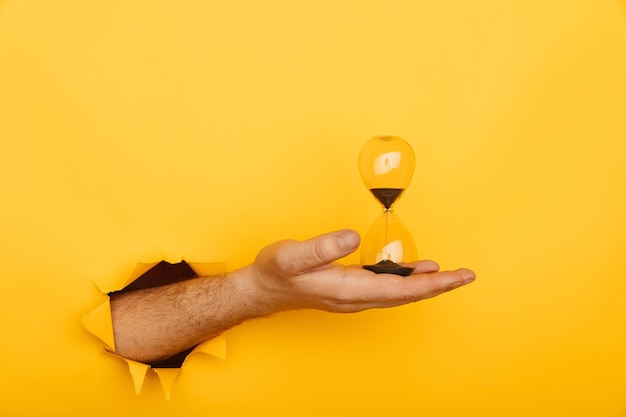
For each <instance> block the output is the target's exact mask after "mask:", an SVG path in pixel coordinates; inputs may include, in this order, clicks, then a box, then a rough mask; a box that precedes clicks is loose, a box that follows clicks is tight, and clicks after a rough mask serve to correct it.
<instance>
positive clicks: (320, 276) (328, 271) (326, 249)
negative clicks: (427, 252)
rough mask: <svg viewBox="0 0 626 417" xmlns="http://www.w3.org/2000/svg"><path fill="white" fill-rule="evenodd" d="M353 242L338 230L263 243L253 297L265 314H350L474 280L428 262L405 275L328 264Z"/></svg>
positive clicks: (350, 249) (352, 248)
mask: <svg viewBox="0 0 626 417" xmlns="http://www.w3.org/2000/svg"><path fill="white" fill-rule="evenodd" d="M359 243H360V238H359V235H358V234H357V233H356V232H354V231H352V230H340V231H336V232H332V233H328V234H324V235H321V236H318V237H315V238H312V239H309V240H305V241H302V242H297V241H294V240H284V241H279V242H276V243H273V244H271V245H269V246H267V247H266V248H264V249H262V250H261V251H260V252H259V254H258V256H257V258H256V260H255V261H254V263H253V264H252V265H251V271H250V272H252V276H253V281H254V282H253V284H254V286H255V292H257V294H258V295H259V296H258V297H256V299H257V301H258V300H263V301H262V304H263V307H264V308H265V309H266V312H267V313H273V312H277V311H284V310H292V309H299V308H313V309H319V310H325V311H330V312H337V313H350V312H357V311H361V310H366V309H370V308H382V307H394V306H398V305H402V304H407V303H411V302H414V301H419V300H423V299H426V298H431V297H434V296H437V295H439V294H441V293H444V292H446V291H450V290H452V289H455V288H458V287H460V286H462V285H465V284H469V283H471V282H472V281H474V279H475V275H474V272H472V271H471V270H469V269H464V268H463V269H457V270H456V271H441V272H440V271H439V265H437V263H435V262H433V261H420V262H418V264H417V267H416V268H415V271H413V273H412V274H411V275H409V276H406V277H404V276H399V275H393V274H375V273H374V272H371V271H368V270H366V269H363V268H361V267H360V266H342V265H338V264H333V262H334V261H336V260H338V259H340V258H343V257H344V256H346V255H348V254H350V253H352V252H354V251H355V250H356V249H357V248H358V246H359Z"/></svg>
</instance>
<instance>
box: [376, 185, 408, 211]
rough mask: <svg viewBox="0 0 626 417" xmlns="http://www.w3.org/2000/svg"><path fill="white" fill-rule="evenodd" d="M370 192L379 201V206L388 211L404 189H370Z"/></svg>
mask: <svg viewBox="0 0 626 417" xmlns="http://www.w3.org/2000/svg"><path fill="white" fill-rule="evenodd" d="M370 191H371V192H372V194H374V197H376V198H377V199H378V201H380V204H382V205H383V206H384V207H385V208H386V209H387V210H389V209H390V208H391V206H393V203H395V202H396V200H397V199H398V198H400V195H401V194H402V193H403V192H404V188H371V189H370Z"/></svg>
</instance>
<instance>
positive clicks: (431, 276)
mask: <svg viewBox="0 0 626 417" xmlns="http://www.w3.org/2000/svg"><path fill="white" fill-rule="evenodd" d="M475 279H476V275H475V274H474V272H473V271H471V270H469V269H465V268H461V269H457V270H456V271H442V272H433V273H426V274H415V275H410V276H408V277H405V278H404V279H400V280H397V281H396V285H389V286H386V292H385V298H387V300H389V301H391V302H392V305H399V304H405V303H410V302H414V301H419V300H424V299H427V298H432V297H435V296H437V295H439V294H442V293H444V292H447V291H451V290H454V289H456V288H459V287H461V286H463V285H467V284H470V283H472V282H473V281H474V280H475ZM383 287H385V286H384V285H383Z"/></svg>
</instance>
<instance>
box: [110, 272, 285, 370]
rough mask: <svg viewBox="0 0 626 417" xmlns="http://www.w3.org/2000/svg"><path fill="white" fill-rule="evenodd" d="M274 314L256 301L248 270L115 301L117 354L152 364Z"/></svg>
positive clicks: (133, 293) (135, 293) (130, 294)
mask: <svg viewBox="0 0 626 417" xmlns="http://www.w3.org/2000/svg"><path fill="white" fill-rule="evenodd" d="M272 312H273V310H272V309H271V308H270V307H269V306H268V305H267V304H266V303H264V302H263V300H261V299H260V297H259V296H258V295H257V291H256V290H255V288H254V285H252V279H251V271H250V268H249V267H246V268H243V269H241V270H238V271H234V272H231V273H229V274H227V275H224V276H217V277H202V278H196V279H191V280H188V281H184V282H180V283H177V284H172V285H167V286H163V287H157V288H150V289H146V290H138V291H131V292H127V293H120V294H114V295H112V296H111V315H112V319H113V330H114V337H115V347H116V353H117V354H119V355H120V356H123V357H125V358H128V359H133V360H136V361H140V362H147V363H150V362H156V361H159V360H162V359H165V358H168V357H170V356H172V355H175V354H177V353H179V352H182V351H184V350H186V349H188V348H190V347H192V346H195V345H197V344H198V343H201V342H203V341H205V340H208V339H210V338H212V337H215V336H217V335H218V334H220V333H222V332H223V331H225V330H227V329H229V328H231V327H233V326H235V325H237V324H240V323H242V322H244V321H246V320H249V319H252V318H257V317H262V316H265V315H268V314H270V313H272Z"/></svg>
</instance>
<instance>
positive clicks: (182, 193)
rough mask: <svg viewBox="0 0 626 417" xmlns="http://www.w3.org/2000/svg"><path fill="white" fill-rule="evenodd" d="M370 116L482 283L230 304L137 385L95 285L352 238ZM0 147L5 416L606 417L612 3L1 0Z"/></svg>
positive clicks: (618, 100) (620, 177) (619, 48)
mask: <svg viewBox="0 0 626 417" xmlns="http://www.w3.org/2000/svg"><path fill="white" fill-rule="evenodd" d="M379 134H393V135H398V136H401V137H404V138H405V139H407V140H408V141H409V142H410V143H411V144H412V145H413V147H414V149H415V151H416V156H417V169H416V172H415V176H414V179H413V183H412V185H411V186H410V188H409V189H408V191H407V192H406V193H405V195H404V196H403V198H402V200H401V201H400V202H399V203H398V205H397V210H396V211H397V213H398V215H399V216H400V217H401V218H402V220H403V221H404V223H405V224H407V226H409V228H410V229H411V230H413V231H414V235H415V238H416V240H417V243H418V246H419V250H420V254H421V257H422V258H432V259H435V260H437V261H439V262H440V263H441V265H442V267H444V268H456V267H458V266H468V267H471V268H473V269H474V270H475V271H476V272H477V274H478V277H479V279H478V281H477V282H476V283H475V284H473V285H472V286H470V287H468V288H464V289H462V290H459V291H456V292H454V293H451V294H447V295H445V296H443V297H440V298H437V299H435V300H429V301H425V302H422V303H417V304H414V305H410V306H405V307H401V308H396V309H391V310H377V311H368V312H364V313H359V314H354V315H332V314H327V313H322V312H314V311H300V312H291V313H285V314H281V315H279V316H276V317H273V318H271V319H267V320H258V321H253V322H250V323H246V324H244V325H242V326H239V327H237V328H235V329H232V330H230V331H228V332H227V333H226V339H227V359H226V360H221V359H218V358H212V357H208V356H203V355H198V356H197V357H195V356H194V357H192V358H190V359H189V360H188V363H186V364H185V367H184V369H183V371H182V372H181V374H180V375H179V376H178V378H177V380H176V382H175V383H174V386H173V390H172V394H171V399H170V400H169V401H167V400H166V399H165V397H164V395H163V391H162V388H161V386H160V384H159V382H158V380H157V378H156V376H155V375H151V374H148V376H147V378H146V381H145V384H144V387H143V389H142V392H141V393H140V395H138V396H137V395H136V394H135V390H134V385H133V381H132V378H130V376H129V372H128V367H127V366H126V364H124V363H123V362H122V361H119V360H118V359H116V358H114V357H113V356H112V355H108V354H106V353H104V350H103V346H102V343H101V342H100V341H99V340H98V339H96V338H94V337H93V336H92V335H90V334H89V333H88V332H87V331H86V330H85V329H84V328H83V327H82V326H81V323H80V319H81V317H82V316H83V315H85V314H86V313H88V312H89V311H90V310H92V309H94V308H96V307H97V306H98V305H99V304H100V303H101V302H102V295H101V293H100V292H99V291H98V290H97V288H96V287H95V286H94V285H93V283H92V281H98V280H107V279H119V278H120V277H128V276H129V275H130V273H131V272H132V271H133V268H134V267H135V265H136V264H137V262H153V261H155V259H154V258H155V256H158V255H159V254H163V255H161V257H165V258H166V259H167V260H169V261H171V262H176V261H178V260H180V259H183V258H185V259H190V260H192V261H196V262H220V261H226V262H227V266H228V267H229V268H230V269H232V268H236V267H238V266H241V265H244V264H246V263H248V262H250V261H251V260H252V259H253V258H254V256H255V254H256V252H257V250H258V249H259V248H261V247H262V246H263V245H265V244H267V243H269V242H272V241H274V240H277V239H282V238H297V239H300V238H306V237H309V236H311V235H315V234H318V233H321V232H325V231H329V230H333V229H336V228H343V227H351V228H354V229H356V230H358V231H360V232H361V233H365V232H366V231H367V229H368V227H369V226H370V224H371V223H372V222H373V220H374V219H375V218H376V216H377V215H378V208H377V205H376V202H375V200H374V199H373V198H372V197H371V196H370V195H368V192H367V190H366V189H365V188H364V187H363V185H362V184H361V181H360V178H359V174H358V171H357V166H356V156H357V154H358V151H359V149H360V146H361V145H362V144H363V143H364V142H365V141H366V140H367V139H368V138H369V137H371V136H374V135H379ZM0 143H1V145H2V148H1V151H0V175H1V181H0V184H1V187H2V188H1V190H2V204H1V205H0V227H1V228H2V229H1V234H0V249H1V251H2V259H3V262H2V276H1V281H0V282H1V284H0V291H1V294H2V295H3V297H2V301H1V302H0V325H1V326H2V327H1V329H2V335H3V337H2V345H1V346H0V355H1V356H0V358H1V360H2V367H1V368H0V369H1V371H0V384H1V385H0V415H2V416H35V415H48V416H57V415H58V416H67V415H137V414H138V413H141V415H151V416H152V417H157V416H166V415H168V416H169V415H181V416H182V415H199V414H203V415H219V416H253V415H256V416H265V415H272V416H293V415H303V416H319V415H343V416H346V415H348V416H361V417H362V416H381V415H401V416H413V415H424V416H451V415H454V416H528V415H536V416H555V415H567V416H589V415H596V416H619V417H624V416H626V355H625V353H626V325H625V323H626V295H625V294H626V279H625V278H626V272H625V271H626V257H625V256H624V254H623V251H624V249H625V248H626V221H625V220H624V213H626V191H625V185H624V184H625V183H626V164H625V162H624V160H625V159H626V3H625V2H624V1H618V0H573V1H572V0H568V1H566V0H555V1H549V2H541V1H531V2H528V1H517V0H515V1H508V2H502V1H495V0H479V1H473V2H465V1H460V0H451V1H446V2H412V1H385V2H373V1H367V2H362V1H348V0H340V1H318V2H288V1H279V0H268V1H264V2H256V1H221V0H220V1H208V2H203V1H182V2H167V3H166V2H157V3H154V2H148V1H134V2H109V1H107V2H104V1H91V2H78V1H56V2H43V1H40V2H18V1H13V0H8V1H0ZM346 262H358V256H356V255H354V256H351V257H349V258H348V259H346ZM110 277H113V278H110Z"/></svg>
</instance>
